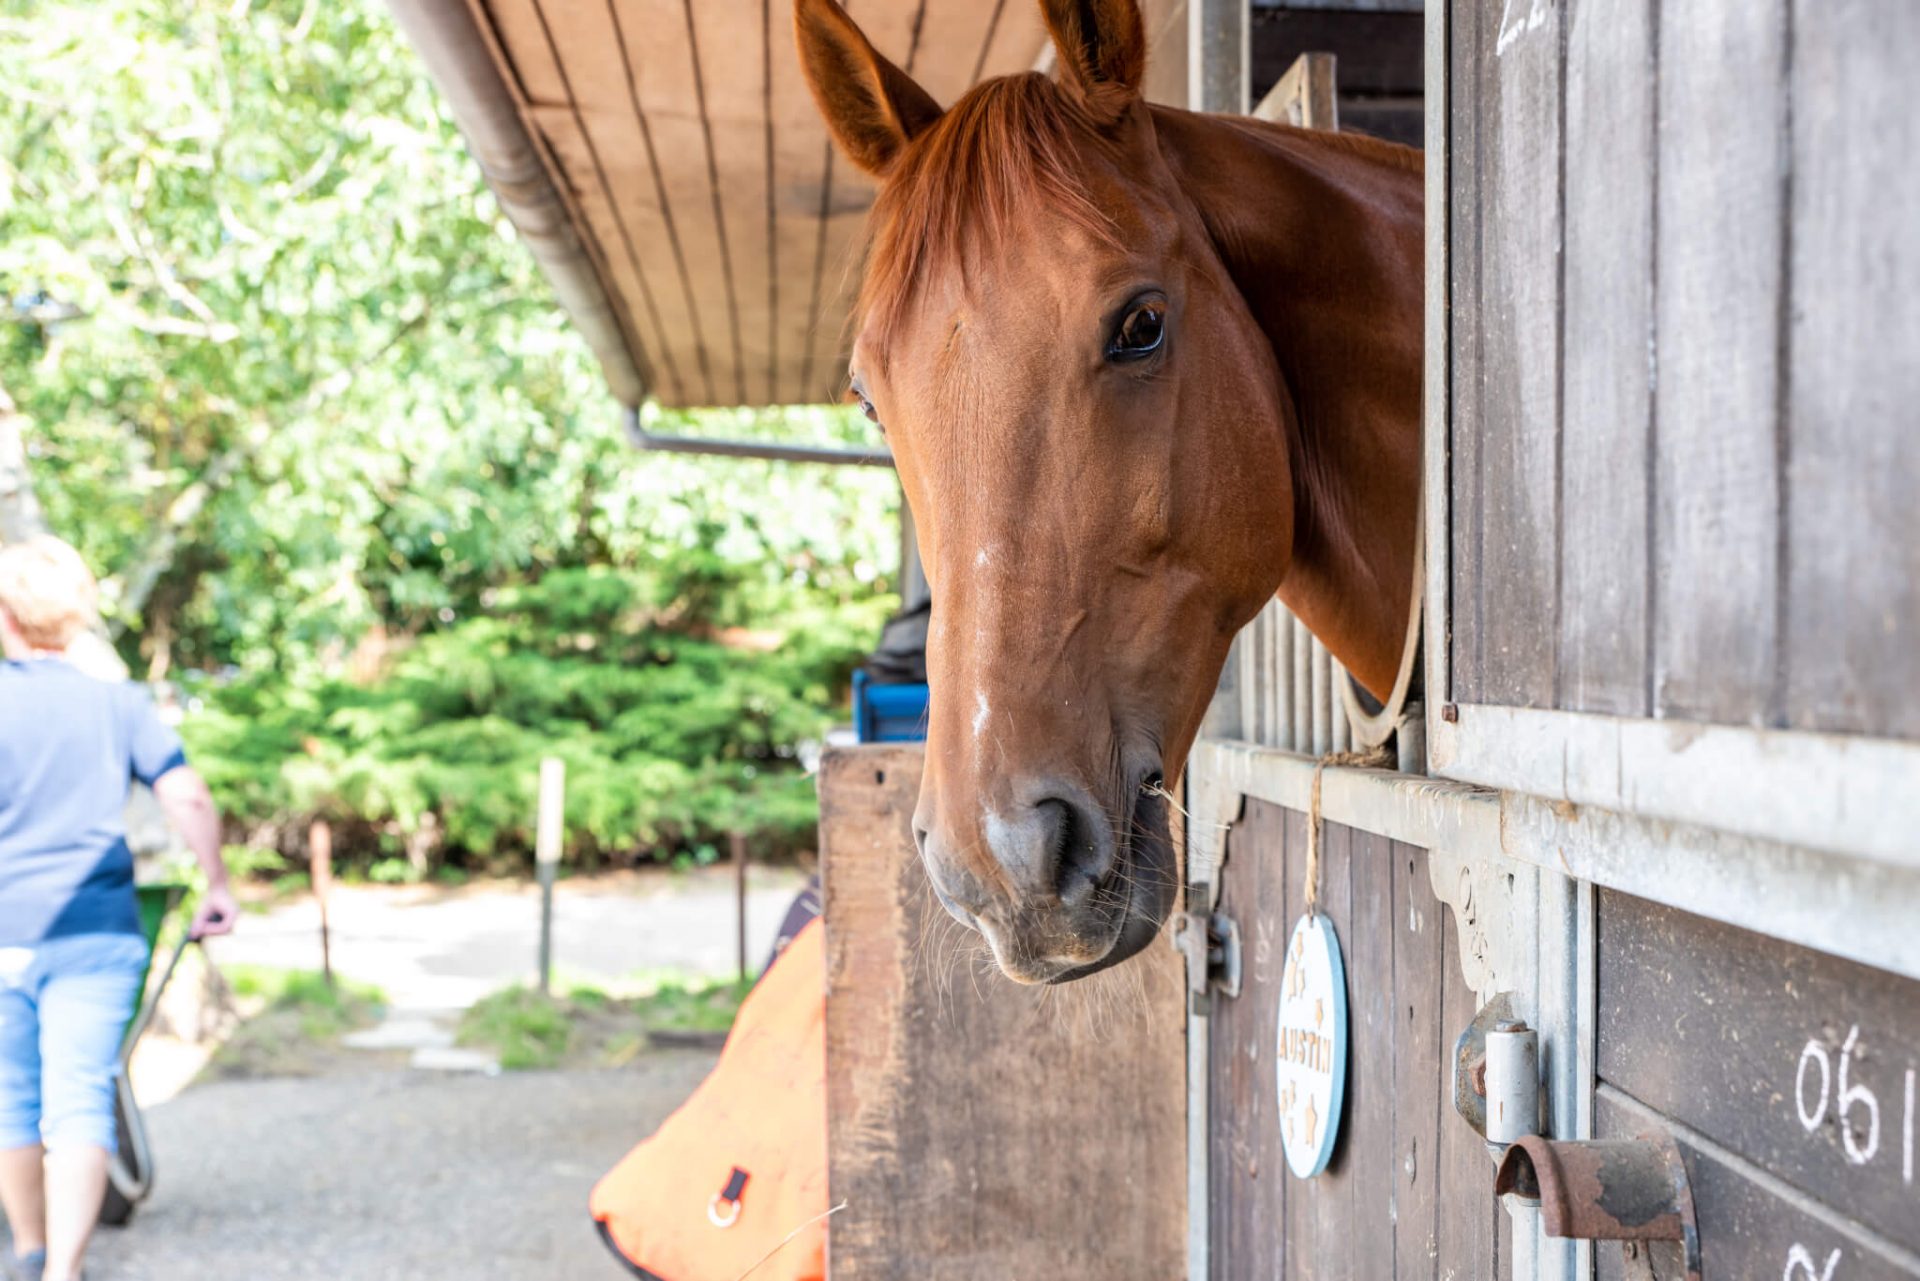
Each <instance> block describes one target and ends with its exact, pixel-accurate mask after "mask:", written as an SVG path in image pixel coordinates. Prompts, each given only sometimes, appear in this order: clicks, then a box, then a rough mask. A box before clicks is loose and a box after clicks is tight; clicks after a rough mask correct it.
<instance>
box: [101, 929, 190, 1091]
mask: <svg viewBox="0 0 1920 1281" xmlns="http://www.w3.org/2000/svg"><path fill="white" fill-rule="evenodd" d="M199 941H200V935H199V933H198V932H196V931H195V930H193V929H191V928H189V929H188V930H187V932H186V933H185V934H183V935H181V937H180V942H179V943H178V944H176V945H175V946H174V949H173V955H171V956H169V957H168V958H167V966H166V968H165V969H163V970H161V971H160V981H159V982H158V983H156V984H154V985H153V987H152V989H151V990H150V991H148V992H147V993H146V994H145V999H144V1000H143V1001H142V1002H141V1004H140V1013H139V1015H138V1016H137V1017H136V1018H135V1019H134V1021H133V1026H132V1027H130V1028H128V1029H127V1034H126V1036H125V1038H124V1039H122V1040H121V1042H120V1065H121V1066H122V1067H123V1068H124V1067H125V1066H126V1065H127V1063H128V1061H129V1060H131V1059H132V1058H133V1047H134V1046H136V1045H138V1044H139V1043H140V1038H141V1037H142V1036H143V1035H145V1034H146V1030H147V1027H148V1025H149V1024H151V1023H152V1022H153V1016H154V1014H155V1013H157V1012H158V1011H159V1009H160V998H161V996H162V995H164V994H165V993H166V990H167V984H169V983H171V982H172V981H173V972H174V970H176V969H178V968H179V966H180V958H181V957H183V956H185V955H186V954H187V949H188V948H189V947H192V946H193V945H194V944H195V943H198V942H199Z"/></svg>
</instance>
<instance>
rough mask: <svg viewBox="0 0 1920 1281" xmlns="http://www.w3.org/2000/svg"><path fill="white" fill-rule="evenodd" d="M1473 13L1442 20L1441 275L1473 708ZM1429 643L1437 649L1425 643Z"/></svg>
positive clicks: (1458, 608)
mask: <svg viewBox="0 0 1920 1281" xmlns="http://www.w3.org/2000/svg"><path fill="white" fill-rule="evenodd" d="M1483 7H1484V6H1482V5H1477V4H1467V5H1454V6H1451V11H1450V12H1449V14H1448V36H1449V40H1450V47H1449V50H1448V67H1447V72H1446V75H1447V92H1448V93H1449V94H1450V95H1451V96H1452V99H1453V102H1454V104H1455V105H1454V107H1453V110H1452V111H1451V112H1450V113H1449V118H1448V121H1447V126H1446V127H1447V129H1448V131H1449V133H1448V142H1447V151H1448V155H1449V156H1450V158H1451V159H1450V163H1449V164H1448V167H1447V187H1448V197H1447V273H1448V294H1449V296H1450V298H1449V300H1450V302H1451V303H1452V306H1451V308H1450V319H1451V323H1452V336H1451V339H1450V343H1451V347H1452V350H1451V351H1450V352H1449V353H1448V362H1447V365H1448V381H1449V401H1450V404H1449V409H1448V431H1447V434H1448V454H1449V466H1448V472H1449V476H1448V482H1447V484H1448V489H1447V495H1448V507H1449V509H1450V511H1451V520H1450V529H1451V536H1450V539H1449V549H1448V571H1449V572H1448V576H1449V580H1450V583H1451V587H1450V589H1449V598H1450V600H1449V606H1448V610H1447V628H1446V631H1445V633H1444V634H1443V635H1441V637H1440V640H1439V642H1438V643H1444V644H1445V645H1446V647H1447V654H1448V665H1449V671H1450V672H1451V686H1452V696H1453V697H1454V698H1455V699H1457V700H1459V701H1461V702H1478V701H1479V699H1480V690H1481V671H1482V668H1483V655H1482V653H1481V645H1480V607H1481V564H1480V535H1481V526H1480V482H1481V477H1480V435H1481V432H1482V431H1483V430H1484V428H1483V426H1482V421H1483V419H1484V417H1485V413H1484V409H1483V407H1482V402H1483V400H1484V398H1485V395H1484V393H1485V370H1484V369H1483V368H1482V367H1481V343H1480V327H1481V308H1480V296H1481V290H1480V236H1481V221H1482V217H1483V214H1482V211H1481V208H1480V175H1481V165H1482V163H1483V157H1482V155H1481V144H1482V141H1483V140H1482V138H1481V112H1482V106H1483V104H1482V92H1481V83H1480V76H1479V74H1478V69H1479V57H1478V53H1477V50H1478V47H1479V40H1480V38H1481V36H1480V11H1481V9H1482V8H1483ZM1429 643H1430V644H1432V643H1436V642H1435V641H1433V640H1429Z"/></svg>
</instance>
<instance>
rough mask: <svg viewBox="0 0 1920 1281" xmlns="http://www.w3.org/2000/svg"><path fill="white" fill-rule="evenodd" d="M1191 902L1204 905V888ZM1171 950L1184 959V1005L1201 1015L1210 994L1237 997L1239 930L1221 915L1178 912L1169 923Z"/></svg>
mask: <svg viewBox="0 0 1920 1281" xmlns="http://www.w3.org/2000/svg"><path fill="white" fill-rule="evenodd" d="M1194 888H1195V891H1196V892H1195V893H1194V895H1193V899H1194V901H1195V902H1205V901H1206V894H1205V892H1204V891H1205V888H1206V887H1204V886H1196V887H1194ZM1173 946H1174V947H1175V948H1176V949H1177V950H1178V951H1179V952H1180V954H1181V955H1182V956H1184V957H1186V958H1187V1003H1188V1008H1189V1009H1191V1010H1192V1012H1193V1013H1195V1014H1198V1015H1205V1014H1206V1013H1207V1011H1208V1008H1209V1007H1210V1005H1211V1004H1212V997H1213V993H1215V992H1219V993H1221V994H1222V995H1224V996H1229V997H1234V996H1239V995H1240V927H1239V926H1238V925H1237V924H1235V923H1234V920H1233V918H1232V917H1230V916H1228V915H1227V914H1226V913H1225V912H1182V913H1180V915H1178V916H1177V917H1175V918H1174V921H1173Z"/></svg>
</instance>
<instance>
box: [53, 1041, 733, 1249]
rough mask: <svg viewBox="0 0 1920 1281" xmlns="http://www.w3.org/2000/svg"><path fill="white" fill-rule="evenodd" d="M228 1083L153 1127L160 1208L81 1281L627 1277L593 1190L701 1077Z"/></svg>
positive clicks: (573, 1075)
mask: <svg viewBox="0 0 1920 1281" xmlns="http://www.w3.org/2000/svg"><path fill="white" fill-rule="evenodd" d="M712 1061H713V1060H712V1055H710V1054H707V1053H703V1052H699V1051H671V1052H654V1053H649V1054H645V1055H642V1056H641V1057H640V1058H639V1059H638V1060H636V1061H635V1062H634V1063H633V1064H631V1065H629V1066H627V1067H624V1068H619V1069H611V1070H607V1071H594V1072H569V1073H554V1072H529V1073H516V1074H512V1075H506V1076H496V1077H484V1076H447V1075H441V1074H429V1073H422V1072H399V1073H395V1072H383V1073H379V1074H372V1075H349V1076H336V1077H327V1078H321V1079H306V1080H275V1081H234V1082H222V1083H218V1084H213V1085H205V1086H200V1087H196V1088H194V1089H191V1090H188V1091H187V1092H186V1093H184V1094H182V1095H181V1096H180V1097H178V1098H176V1099H173V1100H170V1101H169V1102H167V1103H164V1104H161V1105H160V1106H158V1107H156V1108H153V1109H152V1110H151V1111H150V1112H149V1113H148V1116H147V1123H148V1128H149V1131H150V1133H151V1136H152V1140H153V1147H154V1152H155V1165H156V1181H155V1188H154V1193H153V1196H152V1199H150V1200H149V1201H148V1202H147V1203H146V1204H145V1205H143V1206H142V1207H141V1208H140V1210H139V1212H138V1213H137V1214H136V1215H135V1216H134V1220H133V1223H132V1225H131V1226H129V1227H127V1228H124V1229H102V1230H101V1233H100V1235H99V1236H98V1237H96V1238H95V1245H94V1248H93V1250H92V1252H91V1253H90V1256H89V1259H88V1273H87V1275H88V1276H89V1277H90V1278H92V1279H93V1281H308V1279H311V1281H468V1279H469V1278H475V1277H485V1278H488V1279H489V1281H592V1279H593V1278H596V1277H604V1278H607V1279H608V1281H614V1279H615V1278H618V1277H622V1276H631V1273H629V1272H627V1271H626V1269H624V1268H623V1267H622V1266H621V1265H620V1264H619V1263H618V1262H617V1261H616V1260H615V1259H614V1258H613V1257H612V1256H611V1255H609V1254H608V1253H607V1251H606V1249H605V1247H604V1246H602V1245H601V1243H600V1240H599V1237H598V1236H597V1235H596V1233H595V1232H594V1229H593V1224H592V1223H591V1221H590V1220H589V1219H588V1217H587V1208H586V1207H587V1193H588V1190H589V1189H590V1188H591V1187H592V1186H593V1183H594V1181H595V1180H596V1179H598V1178H599V1177H600V1176H601V1175H602V1174H603V1173H605V1172H606V1170H607V1169H608V1168H609V1167H610V1166H611V1165H612V1164H613V1163H614V1162H615V1161H617V1160H619V1159H620V1157H621V1156H622V1155H624V1154H625V1152H626V1151H627V1149H628V1148H630V1147H631V1146H632V1145H633V1144H634V1143H636V1142H637V1141H639V1140H640V1139H641V1138H643V1137H644V1136H645V1135H647V1134H648V1133H650V1132H651V1131H652V1130H653V1129H654V1127H655V1126H657V1125H658V1124H659V1123H660V1122H661V1121H662V1120H664V1119H665V1118H666V1116H667V1114H668V1113H669V1112H671V1111H672V1110H673V1109H674V1108H676V1107H678V1106H679V1105H680V1103H681V1102H682V1101H683V1100H684V1099H685V1098H686V1096H687V1094H688V1093H689V1092H690V1091H691V1090H692V1089H693V1087H694V1086H695V1085H696V1084H697V1083H698V1082H699V1081H700V1079H701V1077H703V1076H704V1075H705V1074H706V1073H707V1071H708V1070H709V1069H710V1068H711V1066H712Z"/></svg>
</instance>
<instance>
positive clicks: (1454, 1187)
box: [1430, 908, 1505, 1278]
mask: <svg viewBox="0 0 1920 1281" xmlns="http://www.w3.org/2000/svg"><path fill="white" fill-rule="evenodd" d="M1436 915H1438V916H1439V917H1440V918H1441V941H1440V951H1441V953H1442V958H1441V964H1442V971H1441V973H1442V976H1443V977H1442V980H1441V985H1440V989H1441V990H1440V1027H1441V1030H1442V1038H1441V1052H1440V1055H1439V1057H1438V1059H1437V1061H1435V1062H1434V1063H1433V1064H1432V1066H1431V1068H1430V1070H1431V1071H1433V1072H1434V1073H1436V1074H1437V1075H1438V1078H1439V1083H1440V1091H1441V1095H1440V1106H1439V1117H1440V1150H1439V1158H1440V1159H1439V1169H1438V1171H1437V1173H1438V1175H1439V1188H1438V1193H1437V1200H1438V1211H1439V1229H1438V1232H1437V1239H1438V1247H1439V1267H1438V1275H1439V1276H1441V1277H1463V1278H1464V1277H1489V1278H1492V1277H1497V1276H1498V1275H1499V1273H1498V1272H1497V1271H1496V1269H1497V1268H1498V1266H1499V1264H1498V1253H1497V1251H1498V1244H1499V1243H1498V1241H1497V1239H1496V1235H1495V1233H1496V1228H1495V1226H1494V1219H1495V1218H1496V1217H1504V1216H1505V1211H1503V1210H1501V1209H1500V1208H1499V1203H1498V1201H1496V1200H1495V1198H1494V1196H1493V1163H1492V1162H1491V1161H1489V1160H1488V1159H1487V1147H1486V1144H1485V1142H1483V1141H1482V1140H1481V1138H1480V1136H1479V1135H1478V1134H1476V1133H1474V1131H1473V1130H1472V1128H1470V1127H1469V1126H1468V1125H1467V1123H1466V1122H1465V1121H1463V1120H1462V1119H1461V1118H1460V1116H1459V1115H1458V1114H1457V1113H1456V1112H1454V1110H1453V1104H1452V1094H1451V1092H1450V1090H1451V1087H1450V1085H1449V1079H1450V1072H1451V1063H1450V1059H1451V1057H1452V1051H1453V1038H1454V1037H1456V1036H1458V1035H1459V1034H1460V1031H1461V1029H1462V1028H1465V1027H1466V1026H1467V1024H1469V1023H1471V1022H1472V1021H1473V1016H1474V1015H1475V1014H1476V1013H1477V1012H1478V1011H1479V1008H1480V1000H1479V997H1478V996H1476V995H1475V993H1474V991H1473V989H1472V988H1470V987H1468V986H1467V979H1466V975H1465V974H1463V973H1462V972H1461V969H1460V949H1459V936H1458V934H1457V933H1456V931H1455V929H1454V920H1453V914H1452V913H1451V912H1448V911H1445V910H1444V909H1437V908H1436Z"/></svg>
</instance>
